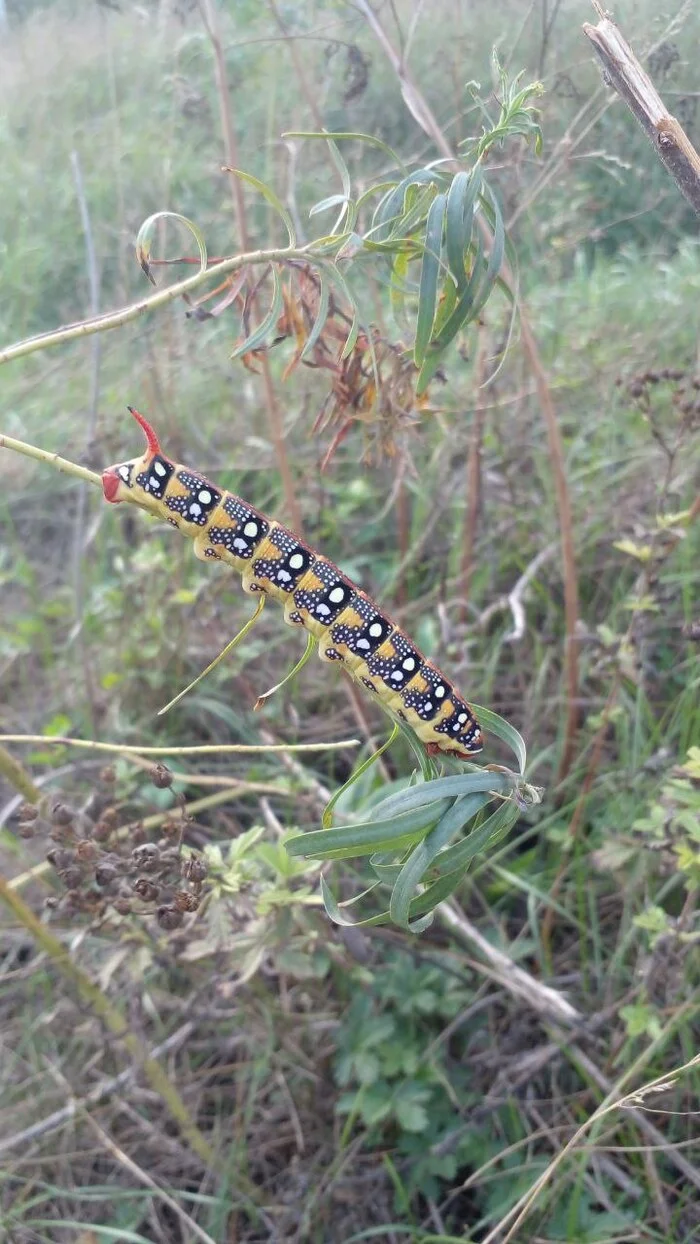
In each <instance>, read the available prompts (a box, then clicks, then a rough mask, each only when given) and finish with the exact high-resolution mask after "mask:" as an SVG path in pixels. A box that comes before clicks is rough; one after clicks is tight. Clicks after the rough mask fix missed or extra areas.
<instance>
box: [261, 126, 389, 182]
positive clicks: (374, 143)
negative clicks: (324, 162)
mask: <svg viewBox="0 0 700 1244" xmlns="http://www.w3.org/2000/svg"><path fill="white" fill-rule="evenodd" d="M282 137H283V138H323V139H324V141H326V142H327V141H328V139H329V138H330V139H332V140H333V141H334V142H341V141H344V140H345V139H350V138H352V139H357V141H358V142H362V143H367V144H368V145H369V146H370V147H377V148H378V149H379V150H380V151H383V152H385V154H386V155H388V156H389V157H390V159H391V160H393V162H394V164H395V165H396V167H397V168H400V169H401V170H402V171H404V172H405V169H406V165H405V164H404V162H403V160H402V159H401V156H399V155H397V154H396V152H395V151H394V149H393V148H392V147H390V146H389V145H388V143H385V142H382V140H381V138H375V137H374V135H373V134H360V133H354V132H351V131H348V130H342V131H333V130H328V131H326V130H286V131H285V132H284V133H283V135H282Z"/></svg>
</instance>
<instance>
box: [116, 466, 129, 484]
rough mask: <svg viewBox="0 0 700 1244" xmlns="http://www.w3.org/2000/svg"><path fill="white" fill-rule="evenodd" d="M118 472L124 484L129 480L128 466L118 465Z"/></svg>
mask: <svg viewBox="0 0 700 1244" xmlns="http://www.w3.org/2000/svg"><path fill="white" fill-rule="evenodd" d="M118 474H119V475H120V476H121V478H122V479H123V480H124V483H125V484H126V483H128V481H129V467H128V466H123V467H120V468H119V471H118Z"/></svg>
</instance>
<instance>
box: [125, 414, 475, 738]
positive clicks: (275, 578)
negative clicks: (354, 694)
mask: <svg viewBox="0 0 700 1244" xmlns="http://www.w3.org/2000/svg"><path fill="white" fill-rule="evenodd" d="M129 410H130V411H131V413H132V415H133V416H134V418H135V419H136V420H137V422H138V423H139V424H140V425H141V427H142V428H143V430H144V433H145V435H146V443H147V448H146V452H145V453H144V454H143V455H142V457H140V458H136V459H134V460H133V461H131V462H124V463H119V464H117V465H115V466H112V467H108V468H107V470H105V471H104V472H103V475H102V487H103V491H104V496H105V499H106V500H107V501H109V502H112V503H118V502H123V501H125V502H130V503H132V504H134V505H138V506H140V507H141V508H142V509H145V510H147V511H148V512H149V513H151V514H154V515H156V516H158V517H159V518H164V519H166V520H167V521H168V522H169V523H171V524H172V526H174V527H177V528H178V529H179V530H180V531H181V532H182V533H183V535H185V536H188V537H190V538H191V539H193V541H194V551H195V554H196V555H197V557H199V558H201V560H202V561H212V560H215V561H224V562H226V563H227V564H228V565H229V566H232V567H233V568H234V569H235V570H237V571H238V573H239V574H240V575H241V576H242V581H243V588H244V589H245V591H246V592H250V593H252V594H258V595H259V594H260V593H263V594H264V595H265V597H271V598H272V599H273V600H278V601H279V602H280V603H281V604H282V605H283V607H284V620H285V622H287V623H288V624H289V625H290V626H300V627H303V628H304V629H305V630H306V631H307V632H309V633H310V634H311V635H312V636H313V637H314V638H315V639H316V640H317V641H318V649H319V656H320V657H321V659H322V660H324V661H339V662H342V663H343V664H344V666H345V668H346V669H347V671H348V673H349V674H351V675H352V677H353V678H354V679H355V680H356V681H357V682H358V683H360V685H362V686H364V687H365V688H366V689H367V690H368V691H370V692H371V693H372V694H374V695H376V696H377V698H378V699H380V700H381V701H382V702H383V703H384V704H385V705H386V706H387V708H389V709H391V710H392V711H393V712H394V713H395V714H396V715H397V716H399V717H400V718H402V720H404V721H406V722H407V723H408V724H409V725H410V726H411V727H412V728H413V730H414V731H415V733H416V734H417V735H418V737H419V738H420V740H421V741H422V742H423V744H424V745H425V747H426V750H427V751H428V752H430V753H433V754H439V753H443V754H446V755H451V756H457V757H459V758H460V759H463V760H468V759H470V758H471V757H472V756H474V755H476V754H477V753H478V752H480V751H481V750H482V747H483V734H482V731H481V729H480V727H479V725H478V723H477V721H476V719H475V717H474V714H473V712H472V710H471V708H470V707H469V705H468V704H467V702H466V701H465V700H464V699H463V698H462V697H461V696H460V695H459V693H458V692H457V691H456V690H455V688H454V687H453V686H452V685H451V684H450V683H449V682H448V680H447V679H446V678H445V676H444V674H443V673H442V672H441V670H439V669H438V667H437V666H436V665H433V663H432V662H431V661H429V660H427V659H426V658H425V657H424V656H423V654H422V653H421V652H420V651H419V650H418V648H417V647H416V646H415V644H413V643H412V641H411V640H410V639H409V637H408V635H406V634H405V633H404V632H403V631H402V630H401V628H400V627H398V626H397V625H396V624H395V622H393V620H392V619H391V618H390V617H388V615H387V614H386V613H384V612H383V611H382V610H381V609H380V608H379V606H378V605H376V604H375V603H374V601H373V600H372V599H371V598H370V597H369V596H368V595H367V594H366V593H365V592H363V591H362V590H361V589H360V588H358V587H357V586H356V585H355V584H354V583H353V582H352V580H351V579H349V578H348V577H347V576H346V575H344V574H343V573H342V571H341V570H339V569H338V567H337V566H336V565H334V563H333V562H332V561H330V560H329V559H328V558H327V557H323V556H322V555H321V554H319V553H316V552H315V551H314V550H313V549H312V548H310V547H309V545H308V544H306V543H305V541H303V540H301V539H300V538H299V537H298V536H296V535H295V534H294V532H292V531H289V530H288V529H287V528H286V527H283V526H282V525H281V523H278V522H276V521H275V520H274V519H270V518H268V517H267V516H266V515H265V514H262V513H261V512H260V511H259V510H256V509H255V507H254V506H251V505H249V504H248V503H247V502H246V501H243V500H242V499H241V498H240V497H237V496H235V495H234V494H233V493H230V492H228V491H226V490H223V489H220V488H217V487H216V486H215V485H214V484H212V483H211V482H210V481H209V480H207V479H205V478H204V476H202V475H200V474H199V473H198V472H196V471H192V470H190V468H189V467H185V466H181V465H177V464H176V463H173V462H171V461H170V459H169V458H166V457H165V455H164V454H163V453H162V451H161V448H160V445H159V443H158V438H157V436H156V434H155V432H154V431H153V429H152V428H151V426H150V424H149V423H147V421H146V420H145V419H144V418H143V416H142V415H140V414H139V413H138V411H135V410H134V409H133V408H132V407H131V406H130V407H129Z"/></svg>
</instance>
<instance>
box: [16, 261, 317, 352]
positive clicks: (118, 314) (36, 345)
mask: <svg viewBox="0 0 700 1244" xmlns="http://www.w3.org/2000/svg"><path fill="white" fill-rule="evenodd" d="M310 251H311V248H310V247H307V246H298V247H292V246H281V247H273V248H272V249H270V250H257V251H250V252H249V253H243V254H241V255H229V257H228V258H227V259H222V260H221V262H220V263H218V264H217V265H216V267H215V268H213V269H210V268H205V269H203V270H202V271H200V272H195V273H194V274H193V275H192V276H188V277H185V279H184V280H183V281H177V282H176V284H175V285H169V286H168V287H167V289H160V290H158V293H156V294H149V295H148V296H147V297H146V298H140V299H139V300H138V302H132V303H131V304H130V305H129V306H128V307H121V308H120V309H119V310H118V311H107V312H105V313H104V314H103V315H96V316H93V317H92V318H91V319H89V320H80V321H79V322H78V323H75V324H66V325H64V326H63V328H56V329H53V330H52V331H51V332H48V333H39V335H38V336H37V337H27V338H25V340H24V341H18V342H17V343H16V344H15V345H12V346H6V347H5V349H4V350H0V363H9V362H10V361H11V360H12V359H18V358H23V357H24V355H26V354H34V353H35V352H36V351H37V350H46V349H48V348H49V346H57V345H64V344H65V343H66V342H68V341H76V340H78V339H79V338H81V337H90V336H92V334H93V333H106V332H108V331H109V330H110V329H111V328H121V327H122V326H123V325H124V324H129V323H131V321H132V320H137V319H138V318H139V316H141V315H145V314H146V313H147V312H148V311H155V310H157V309H158V308H159V307H165V306H167V304H168V303H169V302H173V301H174V300H175V299H176V298H179V297H180V296H181V295H182V294H187V293H189V292H190V290H193V289H198V288H199V286H200V285H204V284H205V282H206V281H208V280H209V279H210V278H211V277H212V276H214V277H216V279H217V280H219V279H220V277H221V275H222V273H226V272H238V271H240V269H241V268H245V267H247V266H249V265H251V264H270V263H286V262H287V261H288V260H290V259H307V258H311V254H310Z"/></svg>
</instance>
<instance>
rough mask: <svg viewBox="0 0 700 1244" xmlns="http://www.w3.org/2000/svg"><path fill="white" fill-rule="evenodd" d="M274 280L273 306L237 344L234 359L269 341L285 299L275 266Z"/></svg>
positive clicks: (273, 269)
mask: <svg viewBox="0 0 700 1244" xmlns="http://www.w3.org/2000/svg"><path fill="white" fill-rule="evenodd" d="M272 280H273V286H274V288H273V292H272V306H271V307H270V310H269V311H268V313H267V315H266V316H265V318H264V320H261V321H260V323H259V324H258V327H257V328H255V329H253V332H252V333H251V334H250V336H249V337H246V339H245V341H244V342H242V344H241V345H239V346H236V348H235V350H234V351H233V353H232V355H231V358H232V359H237V358H240V356H241V355H242V354H249V353H250V351H251V350H257V349H258V347H259V346H261V345H263V344H264V343H265V342H266V341H267V338H268V337H269V335H270V333H271V332H272V330H273V328H274V327H275V325H276V324H277V321H278V319H279V317H280V312H281V310H282V301H283V300H282V282H281V281H280V276H279V272H278V271H277V268H276V267H274V266H273V268H272Z"/></svg>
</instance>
